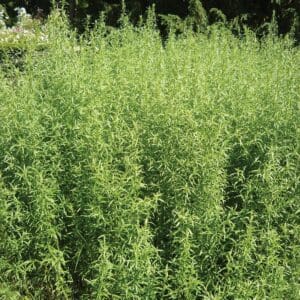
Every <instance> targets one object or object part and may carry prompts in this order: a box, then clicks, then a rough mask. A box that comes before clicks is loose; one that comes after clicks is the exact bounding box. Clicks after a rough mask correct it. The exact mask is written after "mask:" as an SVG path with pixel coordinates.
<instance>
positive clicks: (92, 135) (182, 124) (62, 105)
mask: <svg viewBox="0 0 300 300" xmlns="http://www.w3.org/2000/svg"><path fill="white" fill-rule="evenodd" d="M120 24H122V26H121V28H120V29H118V30H113V31H111V32H110V33H109V34H108V33H107V31H106V27H105V25H104V24H103V23H101V22H99V23H98V25H97V26H96V28H94V29H93V30H92V31H90V32H89V33H86V35H85V36H82V37H81V38H80V39H78V38H77V36H76V34H75V32H73V31H72V30H70V29H69V28H68V25H67V23H66V21H65V19H64V18H63V17H61V15H60V14H59V13H57V12H54V13H53V14H52V15H51V16H50V19H49V21H48V25H47V28H46V31H47V35H48V39H49V40H48V46H47V49H46V50H45V51H43V52H37V51H35V50H34V49H31V50H29V51H27V52H26V54H25V56H24V69H23V70H22V71H20V70H19V69H18V68H15V67H14V66H13V65H12V66H11V68H10V69H9V72H8V71H6V70H3V68H2V65H0V66H1V71H0V80H1V85H0V101H1V103H0V104H1V105H0V119H1V126H0V141H1V143H0V199H1V201H0V234H1V238H0V274H1V276H0V295H1V297H2V298H3V299H254V298H257V299H295V300H296V299H298V298H299V278H300V274H299V268H298V266H299V259H300V257H299V253H300V251H299V250H300V249H299V244H300V243H299V242H300V241H299V237H300V232H299V229H300V227H299V211H300V210H299V120H300V119H299V82H300V78H299V75H300V74H299V70H298V66H299V63H300V52H299V49H298V48H295V47H292V41H291V40H289V38H285V39H279V38H277V37H276V36H274V35H273V36H272V35H270V36H268V37H265V38H264V39H263V40H261V41H258V40H257V39H256V37H255V35H254V33H252V32H250V31H249V32H247V33H246V35H245V36H244V38H243V39H237V38H236V37H234V36H233V35H232V33H231V32H230V31H229V30H228V29H226V28H224V27H222V26H221V27H220V26H219V25H216V26H212V27H209V34H208V35H206V34H201V33H198V34H194V33H192V32H191V31H186V32H185V33H184V34H183V35H181V36H179V37H175V36H174V35H170V36H169V38H168V39H167V41H166V42H165V44H164V45H163V44H162V41H161V38H160V36H159V33H158V31H157V30H156V29H155V20H153V14H151V13H150V16H149V18H148V21H147V22H146V24H144V25H141V26H140V27H133V26H132V25H130V24H129V23H128V22H127V18H126V17H122V19H121V22H120Z"/></svg>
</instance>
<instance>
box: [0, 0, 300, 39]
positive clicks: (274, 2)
mask: <svg viewBox="0 0 300 300" xmlns="http://www.w3.org/2000/svg"><path fill="white" fill-rule="evenodd" d="M124 2H125V5H126V11H127V13H128V14H129V15H130V18H131V20H132V21H133V22H134V23H135V22H138V20H139V16H140V15H142V16H143V15H145V13H146V11H147V8H148V7H150V6H152V5H155V10H156V12H157V14H158V16H159V17H158V25H159V27H160V29H162V30H166V29H168V28H169V27H170V26H173V27H175V28H176V29H177V30H179V31H180V28H181V27H182V26H184V25H185V24H189V25H192V26H193V27H194V28H195V29H201V28H203V26H205V25H208V24H212V23H214V22H218V21H220V20H222V21H223V22H224V21H225V22H231V23H234V24H236V25H238V26H241V25H242V26H243V25H247V26H249V27H251V28H252V29H254V30H256V31H257V33H258V34H262V33H264V31H265V26H266V25H265V24H268V23H270V22H271V21H272V19H274V17H275V18H276V20H277V23H278V33H279V34H285V33H287V32H291V31H292V32H294V34H295V36H296V38H297V39H298V40H299V37H300V36H299V32H300V22H299V16H300V1H299V0H252V1H248V0H227V1H223V0H202V1H200V0H126V1H124ZM0 3H1V4H0V5H1V6H2V8H4V9H5V10H6V12H7V14H8V15H9V16H10V21H9V22H11V23H13V22H14V21H16V16H17V13H16V11H15V8H16V7H24V8H26V10H27V11H28V12H29V13H30V14H32V15H33V16H35V17H37V18H44V17H46V16H47V15H48V14H49V11H50V10H51V7H52V6H53V5H56V6H62V5H64V6H65V8H66V10H67V12H68V14H69V17H70V21H71V23H72V24H73V25H74V26H76V27H77V28H78V29H79V30H80V31H82V30H83V29H84V28H85V26H86V24H87V23H88V22H91V23H93V22H94V21H95V20H96V19H98V18H99V15H100V13H101V12H104V13H105V15H106V20H107V24H108V25H110V26H117V25H118V19H119V17H120V13H121V10H122V3H121V0H110V1H103V0H69V1H68V0H65V1H63V0H62V1H54V0H25V1H24V0H23V1H21V0H11V1H1V2H0Z"/></svg>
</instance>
